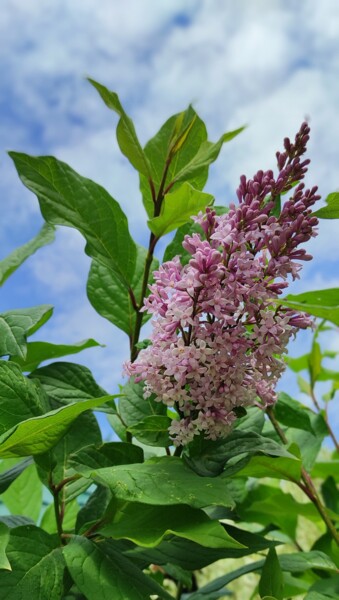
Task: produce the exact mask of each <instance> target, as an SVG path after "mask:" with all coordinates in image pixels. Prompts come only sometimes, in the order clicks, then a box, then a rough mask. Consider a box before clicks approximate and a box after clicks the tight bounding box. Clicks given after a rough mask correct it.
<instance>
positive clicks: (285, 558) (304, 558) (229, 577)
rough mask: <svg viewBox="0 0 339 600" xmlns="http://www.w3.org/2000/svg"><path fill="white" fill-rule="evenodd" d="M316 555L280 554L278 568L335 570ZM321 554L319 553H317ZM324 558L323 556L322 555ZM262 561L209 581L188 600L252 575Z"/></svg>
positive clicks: (285, 569)
mask: <svg viewBox="0 0 339 600" xmlns="http://www.w3.org/2000/svg"><path fill="white" fill-rule="evenodd" d="M316 554H317V553H313V552H298V553H296V554H280V555H278V559H279V563H280V567H281V569H282V570H283V571H291V572H297V573H299V572H300V573H303V572H304V571H305V570H307V569H313V568H318V567H317V566H316V565H317V563H318V564H321V565H322V566H321V567H320V568H321V569H322V568H323V569H324V568H325V564H326V563H327V567H326V569H325V570H329V571H333V570H334V569H333V567H334V568H335V565H334V563H332V562H331V561H328V562H327V561H326V560H324V559H323V557H322V556H316ZM319 554H321V553H319ZM323 556H325V555H323ZM264 563H265V561H264V560H258V561H255V562H252V563H250V564H248V565H244V566H243V567H240V568H238V569H235V570H234V571H231V572H230V573H227V574H226V575H223V576H222V577H218V579H215V580H214V581H211V582H210V583H208V584H207V585H205V586H203V587H201V588H200V590H199V592H195V593H193V594H191V595H190V596H189V600H198V599H199V596H198V594H201V593H204V594H207V593H209V592H213V591H217V590H220V589H221V588H223V587H224V586H225V585H227V584H229V583H231V582H232V581H235V580H236V579H239V577H242V576H243V575H246V574H247V573H252V572H253V571H258V570H259V569H262V568H263V566H264Z"/></svg>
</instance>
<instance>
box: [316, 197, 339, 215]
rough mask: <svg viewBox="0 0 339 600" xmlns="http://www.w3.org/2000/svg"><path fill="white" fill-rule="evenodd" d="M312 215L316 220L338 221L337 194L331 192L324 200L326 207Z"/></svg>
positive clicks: (338, 203) (338, 206) (338, 199)
mask: <svg viewBox="0 0 339 600" xmlns="http://www.w3.org/2000/svg"><path fill="white" fill-rule="evenodd" d="M313 215H314V216H315V217H318V219H339V192H333V193H332V194H329V195H328V196H327V198H326V206H323V207H322V208H319V210H316V211H315V212H314V213H313Z"/></svg>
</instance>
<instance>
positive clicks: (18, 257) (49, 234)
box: [0, 223, 54, 286]
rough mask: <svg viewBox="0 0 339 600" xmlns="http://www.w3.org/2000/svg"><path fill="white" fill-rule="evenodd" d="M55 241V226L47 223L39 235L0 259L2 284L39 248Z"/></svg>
mask: <svg viewBox="0 0 339 600" xmlns="http://www.w3.org/2000/svg"><path fill="white" fill-rule="evenodd" d="M53 241H54V227H52V226H51V225H48V224H47V223H45V224H44V225H43V226H42V228H41V229H40V231H39V233H38V235H36V236H35V237H34V238H33V239H31V240H30V241H29V242H27V243H26V244H23V246H20V247H19V248H16V249H15V250H13V252H11V254H9V255H8V256H6V258H4V259H3V260H1V261H0V286H1V285H3V284H4V283H5V281H6V279H8V277H9V276H10V275H12V273H14V271H16V270H17V269H18V268H19V267H20V266H21V265H22V263H23V262H25V260H27V258H29V257H30V256H32V254H34V253H35V252H36V251H37V250H38V249H39V248H41V247H42V246H46V245H47V244H51V243H52V242H53Z"/></svg>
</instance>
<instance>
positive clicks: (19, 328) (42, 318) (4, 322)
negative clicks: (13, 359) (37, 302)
mask: <svg viewBox="0 0 339 600" xmlns="http://www.w3.org/2000/svg"><path fill="white" fill-rule="evenodd" d="M52 313H53V306H50V305H48V304H42V305H41V306H33V307H32V308H18V309H16V310H9V311H6V312H4V313H1V314H0V356H19V357H20V358H21V359H25V358H26V354H27V348H26V339H27V337H28V336H29V335H32V334H33V333H35V332H36V331H37V330H38V329H39V327H41V326H42V325H43V324H44V323H46V321H48V319H49V318H50V317H51V316H52Z"/></svg>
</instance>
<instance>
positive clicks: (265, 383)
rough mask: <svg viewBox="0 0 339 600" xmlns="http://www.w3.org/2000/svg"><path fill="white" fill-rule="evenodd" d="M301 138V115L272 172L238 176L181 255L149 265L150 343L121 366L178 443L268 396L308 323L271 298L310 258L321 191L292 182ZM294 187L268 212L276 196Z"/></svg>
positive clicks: (220, 428)
mask: <svg viewBox="0 0 339 600" xmlns="http://www.w3.org/2000/svg"><path fill="white" fill-rule="evenodd" d="M308 139H309V127H308V125H307V123H303V124H302V126H301V128H300V131H299V132H298V134H297V135H296V138H295V142H294V144H292V143H291V142H290V140H289V139H287V138H286V139H285V141H284V147H285V150H284V152H282V153H277V163H278V169H279V173H278V176H277V177H276V178H274V175H273V172H272V171H266V172H263V171H259V172H258V173H257V174H256V175H255V176H254V177H253V179H250V180H247V179H246V177H245V176H244V175H243V176H241V178H240V186H239V189H238V190H237V195H238V199H239V204H238V206H235V205H234V204H231V206H230V210H229V212H228V213H227V214H224V215H222V216H217V215H216V213H215V211H214V210H213V209H209V208H208V209H207V210H206V213H205V214H202V213H200V214H199V215H198V216H197V217H195V218H194V220H195V222H196V223H198V224H200V226H201V228H202V232H201V234H198V233H194V234H193V235H191V236H186V237H185V239H184V242H183V247H184V248H185V250H186V251H188V252H189V253H190V254H191V256H192V258H191V259H190V260H189V263H188V264H187V265H185V266H182V265H181V262H180V258H179V257H175V258H173V260H171V261H168V262H165V263H164V264H163V265H162V266H161V267H160V268H159V270H158V271H156V272H155V273H154V277H155V283H154V284H153V285H152V286H150V289H151V294H150V295H149V297H148V298H147V299H146V300H145V307H144V309H145V310H148V311H149V312H150V313H153V315H154V320H153V333H152V337H151V341H152V344H151V345H150V346H149V347H148V348H146V349H144V350H142V351H141V352H140V354H139V356H138V358H137V360H136V362H134V363H132V364H131V363H130V364H128V365H127V367H126V369H127V372H128V373H129V374H130V375H132V376H134V377H135V380H136V381H144V382H145V396H149V395H150V394H155V395H156V399H157V400H158V401H161V402H164V403H165V404H166V405H168V406H169V407H175V409H176V411H177V413H178V415H179V419H178V420H174V421H173V422H172V425H171V427H170V434H171V436H172V439H173V441H174V443H175V444H176V445H183V444H186V443H188V442H190V441H191V440H192V439H193V437H194V436H195V435H197V434H199V433H200V432H203V433H204V435H205V436H206V437H207V438H210V439H216V438H218V437H220V436H224V435H227V433H228V432H229V430H230V427H231V425H232V423H233V421H234V420H235V419H236V418H237V417H236V415H237V412H238V411H237V407H244V406H248V405H253V404H256V405H258V406H261V407H266V406H268V405H270V404H272V403H274V401H275V399H276V394H275V391H274V388H275V384H276V382H277V380H278V378H279V377H280V375H281V373H282V371H283V369H284V364H283V361H282V360H281V355H282V354H283V353H284V352H286V345H287V343H288V340H289V338H290V337H291V335H292V334H295V333H296V332H297V330H298V329H299V328H306V327H308V326H310V325H311V319H310V317H309V316H308V315H306V314H304V313H299V312H298V313H296V312H295V311H293V310H290V309H288V308H285V307H283V306H281V305H279V304H278V303H277V302H276V299H277V298H278V296H279V294H281V292H282V291H283V289H284V288H286V287H287V285H288V283H287V281H286V279H287V277H288V275H291V276H292V278H293V279H295V278H298V272H299V270H300V268H301V265H300V264H299V263H298V262H296V261H303V260H310V259H311V258H312V257H311V256H310V255H308V254H306V251H305V250H304V249H301V248H299V246H300V244H302V243H304V242H307V241H308V240H309V239H310V238H311V236H315V235H316V232H315V230H314V227H315V226H316V225H317V222H318V221H317V219H316V217H314V216H312V214H311V213H312V210H311V206H312V205H313V204H314V202H315V201H316V200H318V199H319V198H320V196H318V195H317V194H316V192H317V188H316V187H314V188H312V189H310V190H305V188H304V184H303V183H299V182H300V180H301V179H303V177H304V175H305V172H306V170H307V165H308V163H309V162H310V161H309V160H303V161H302V160H301V156H302V155H303V154H304V152H305V149H306V143H307V141H308ZM293 187H294V191H293V195H292V197H290V198H289V199H288V200H287V201H285V203H284V204H283V206H282V210H281V212H280V214H278V215H277V216H276V215H275V212H276V211H275V210H274V209H275V206H276V203H277V200H278V198H280V197H281V195H282V194H284V193H285V192H287V191H288V190H290V189H291V188H293ZM273 212H274V214H273Z"/></svg>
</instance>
